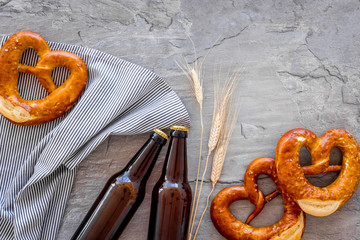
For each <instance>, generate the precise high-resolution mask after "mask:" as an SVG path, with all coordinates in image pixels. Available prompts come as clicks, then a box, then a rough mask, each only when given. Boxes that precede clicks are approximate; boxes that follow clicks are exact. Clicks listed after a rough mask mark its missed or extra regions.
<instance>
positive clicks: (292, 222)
mask: <svg viewBox="0 0 360 240" xmlns="http://www.w3.org/2000/svg"><path fill="white" fill-rule="evenodd" d="M260 174H265V175H268V176H269V177H271V178H272V180H273V181H274V182H275V184H277V182H278V181H277V176H276V171H275V160H274V159H272V158H267V157H263V158H258V159H256V160H254V161H253V162H252V163H250V165H249V166H248V168H247V170H246V172H245V178H244V186H234V187H228V188H225V189H223V190H221V191H220V192H219V193H218V194H217V195H216V196H215V198H214V199H213V201H212V204H211V210H210V214H211V219H212V221H213V224H214V226H215V227H216V229H217V230H218V231H219V232H220V233H221V234H222V235H223V236H224V237H225V238H227V239H251V240H265V239H273V240H274V239H278V240H280V239H282V240H285V239H287V240H298V239H301V237H302V235H303V233H304V229H305V215H304V213H303V212H302V211H301V209H300V208H299V206H298V205H297V204H296V203H294V202H293V200H292V199H291V198H289V197H288V196H287V195H286V194H284V195H283V200H284V214H283V216H282V218H281V219H280V221H278V222H277V223H275V224H273V225H270V226H265V227H259V228H256V227H252V226H250V225H249V223H250V221H251V220H252V219H253V218H255V217H256V216H257V215H258V214H259V213H260V212H261V210H262V209H263V207H264V205H265V203H266V202H269V201H270V200H271V199H273V198H274V197H275V196H276V195H277V194H278V193H279V192H278V191H275V192H274V193H272V194H270V195H268V196H267V197H264V194H263V193H262V192H261V191H260V190H259V188H258V185H257V178H258V176H259V175H260ZM243 199H248V200H249V201H250V202H251V203H252V204H254V205H255V206H256V208H255V210H254V211H253V213H252V214H251V215H250V216H249V217H248V219H247V220H246V222H245V223H243V222H241V221H240V220H238V219H237V218H235V217H234V215H233V214H232V213H231V212H230V209H229V207H230V205H231V204H232V203H233V202H235V201H237V200H243Z"/></svg>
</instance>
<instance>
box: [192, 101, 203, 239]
mask: <svg viewBox="0 0 360 240" xmlns="http://www.w3.org/2000/svg"><path fill="white" fill-rule="evenodd" d="M200 124H201V137H200V151H199V161H198V166H197V168H198V169H197V174H196V181H195V191H194V199H196V196H197V188H198V181H199V173H200V162H201V152H202V140H203V134H204V124H203V117H202V104H200ZM194 209H195V204H192V206H191V212H190V220H189V222H190V223H191V222H192V221H193V218H195V215H194ZM191 235H192V227H191V225H189V230H188V239H189V240H190V239H191Z"/></svg>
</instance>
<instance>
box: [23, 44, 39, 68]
mask: <svg viewBox="0 0 360 240" xmlns="http://www.w3.org/2000/svg"><path fill="white" fill-rule="evenodd" d="M38 60H39V55H38V54H37V53H36V51H35V50H34V49H33V48H28V49H26V50H25V51H24V52H23V54H22V56H21V59H20V63H21V64H23V65H28V66H33V67H35V66H36V64H37V62H38Z"/></svg>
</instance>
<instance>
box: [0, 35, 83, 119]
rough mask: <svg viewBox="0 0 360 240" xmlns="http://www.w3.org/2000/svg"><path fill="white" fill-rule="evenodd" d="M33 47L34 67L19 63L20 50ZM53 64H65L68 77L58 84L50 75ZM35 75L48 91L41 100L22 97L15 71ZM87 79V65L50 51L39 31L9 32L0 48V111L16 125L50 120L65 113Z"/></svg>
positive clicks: (73, 57)
mask: <svg viewBox="0 0 360 240" xmlns="http://www.w3.org/2000/svg"><path fill="white" fill-rule="evenodd" d="M28 48H33V49H34V50H35V51H36V52H37V54H38V55H39V60H38V62H37V64H36V66H35V67H32V66H27V65H22V64H20V59H21V56H22V54H23V52H24V51H25V50H26V49H28ZM55 67H66V68H68V69H69V70H70V76H69V77H68V79H67V80H66V81H65V82H64V83H63V84H62V85H61V86H60V87H57V86H56V85H55V83H54V82H53V80H52V78H51V72H52V70H53V69H54V68H55ZM19 72H24V73H29V74H33V75H35V76H37V78H38V80H39V82H40V83H41V85H42V86H43V87H44V88H45V89H46V91H47V92H48V93H49V95H48V96H46V97H45V98H43V99H38V100H25V99H23V98H22V97H21V96H20V94H19V91H18V87H17V85H18V73H19ZM86 82H87V68H86V65H85V63H84V61H83V60H82V59H81V58H80V57H78V56H77V55H75V54H73V53H70V52H65V51H51V50H50V48H49V46H48V45H47V43H46V42H45V40H44V39H43V38H42V37H41V36H40V35H38V34H36V33H33V32H30V31H23V32H18V33H16V34H14V35H12V36H11V37H10V38H9V39H8V40H7V41H6V42H5V44H4V45H3V47H2V48H1V49H0V113H1V114H2V115H3V116H4V117H5V118H7V119H8V120H9V121H11V122H12V123H15V124H19V125H35V124H42V123H46V122H49V121H52V120H54V119H56V118H58V117H60V116H62V115H63V114H65V113H66V112H67V111H68V110H69V109H70V108H71V107H72V106H73V105H74V104H75V102H76V101H77V100H78V98H79V97H80V95H81V93H82V92H83V90H84V89H85V85H86Z"/></svg>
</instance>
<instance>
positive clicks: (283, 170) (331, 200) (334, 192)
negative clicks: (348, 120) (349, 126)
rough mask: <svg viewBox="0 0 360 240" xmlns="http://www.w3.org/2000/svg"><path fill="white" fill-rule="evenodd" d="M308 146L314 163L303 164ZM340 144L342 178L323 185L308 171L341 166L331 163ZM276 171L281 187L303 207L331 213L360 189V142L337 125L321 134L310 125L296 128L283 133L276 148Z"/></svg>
mask: <svg viewBox="0 0 360 240" xmlns="http://www.w3.org/2000/svg"><path fill="white" fill-rule="evenodd" d="M302 146H305V147H306V148H307V149H308V151H309V152H310V154H311V163H312V165H310V166H306V167H303V168H301V167H300V164H299V151H300V148H301V147H302ZM334 147H339V148H340V150H341V151H342V155H343V160H342V167H341V172H340V174H339V176H338V178H337V179H336V180H335V181H334V182H333V183H332V184H330V185H329V186H327V187H324V188H319V187H315V186H313V185H312V184H311V183H309V182H308V181H307V180H306V178H305V176H304V174H312V175H314V174H318V173H321V172H326V171H331V170H334V169H335V170H336V168H337V169H338V170H340V168H339V167H337V166H329V155H330V151H331V150H332V148H334ZM275 159H276V171H277V175H278V181H279V184H278V186H279V189H280V190H281V191H282V192H286V193H287V194H288V195H289V196H290V197H291V198H292V199H293V200H294V201H295V202H297V203H298V204H299V206H300V207H301V209H302V210H303V211H304V212H306V213H308V214H311V215H314V216H328V215H330V214H332V213H333V212H335V211H336V210H337V209H339V208H340V207H341V206H343V205H344V204H345V203H346V201H348V200H349V199H350V197H351V196H352V195H353V193H354V192H355V191H356V188H357V185H358V183H359V179H360V159H359V146H358V144H357V142H356V140H355V139H354V138H353V137H352V136H351V135H350V134H349V133H347V132H346V131H344V130H340V129H333V130H329V131H327V132H326V133H325V134H324V135H323V136H322V137H321V138H318V137H317V136H316V135H315V134H314V133H312V132H311V131H309V130H306V129H300V128H299V129H294V130H291V131H289V132H287V133H286V134H285V135H284V136H282V137H281V138H280V140H279V142H278V145H277V148H276V158H275Z"/></svg>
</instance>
